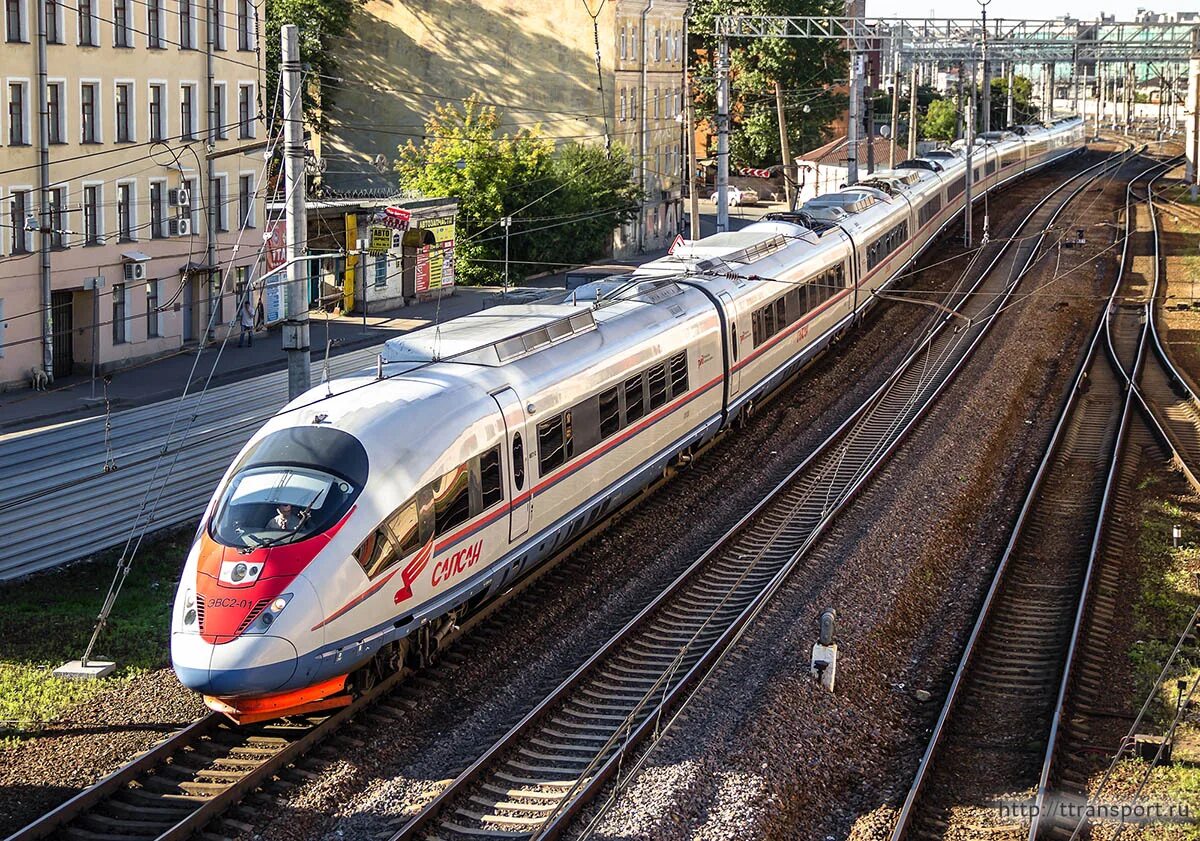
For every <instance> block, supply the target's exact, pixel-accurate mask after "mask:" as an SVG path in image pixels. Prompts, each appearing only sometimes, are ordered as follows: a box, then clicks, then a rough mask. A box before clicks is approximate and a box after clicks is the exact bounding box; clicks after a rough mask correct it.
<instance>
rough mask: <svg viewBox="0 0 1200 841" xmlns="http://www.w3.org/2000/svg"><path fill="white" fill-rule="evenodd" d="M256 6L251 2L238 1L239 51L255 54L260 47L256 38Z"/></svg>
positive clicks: (246, 0)
mask: <svg viewBox="0 0 1200 841" xmlns="http://www.w3.org/2000/svg"><path fill="white" fill-rule="evenodd" d="M254 25H255V16H254V5H253V4H252V3H251V2H250V0H237V28H238V49H239V50H243V51H245V52H253V51H254V50H255V49H257V47H258V45H257V44H256V43H255V41H256V39H255V37H254Z"/></svg>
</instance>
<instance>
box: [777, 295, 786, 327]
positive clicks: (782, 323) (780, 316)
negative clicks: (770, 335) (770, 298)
mask: <svg viewBox="0 0 1200 841" xmlns="http://www.w3.org/2000/svg"><path fill="white" fill-rule="evenodd" d="M787 325H788V319H787V303H786V302H785V301H784V300H783V298H776V299H775V329H776V330H782V329H783V328H784V327H786V326H787Z"/></svg>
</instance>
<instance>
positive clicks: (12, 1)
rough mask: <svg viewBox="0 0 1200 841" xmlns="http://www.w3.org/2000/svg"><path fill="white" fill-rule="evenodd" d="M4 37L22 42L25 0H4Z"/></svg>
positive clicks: (23, 39)
mask: <svg viewBox="0 0 1200 841" xmlns="http://www.w3.org/2000/svg"><path fill="white" fill-rule="evenodd" d="M4 39H5V40H6V41H17V42H23V41H25V40H26V38H25V0H5V2H4Z"/></svg>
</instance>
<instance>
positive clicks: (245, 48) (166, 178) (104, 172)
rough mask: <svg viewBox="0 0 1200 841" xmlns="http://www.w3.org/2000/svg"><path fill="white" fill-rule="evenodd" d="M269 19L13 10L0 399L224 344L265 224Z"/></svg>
mask: <svg viewBox="0 0 1200 841" xmlns="http://www.w3.org/2000/svg"><path fill="white" fill-rule="evenodd" d="M261 9H262V4H261V3H260V4H255V3H253V2H251V0H104V2H103V3H101V2H98V1H97V0H79V2H78V3H77V4H71V5H67V4H63V3H61V2H59V0H5V2H4V6H3V24H4V43H3V45H2V46H0V123H2V127H3V128H2V132H0V384H3V385H5V386H11V385H14V384H19V383H27V382H29V381H30V380H31V379H32V378H33V377H34V373H35V372H38V371H43V370H44V371H45V372H46V373H47V374H49V375H50V376H51V377H60V378H61V377H65V376H68V375H70V374H72V373H81V374H86V373H89V372H93V371H95V372H99V373H103V372H108V371H111V370H115V369H119V368H121V367H125V366H128V365H131V364H135V363H137V362H139V361H142V360H146V359H149V358H153V357H155V356H161V355H164V354H168V353H172V352H176V351H178V350H179V349H180V348H182V347H184V346H186V345H189V344H199V343H202V342H204V341H207V340H211V339H212V338H214V337H216V338H220V337H221V336H222V335H223V331H224V329H225V324H226V323H227V322H229V321H230V320H231V319H232V318H233V315H234V311H235V310H236V295H237V289H238V287H244V286H245V285H246V284H248V283H251V282H252V281H253V280H254V278H255V276H256V273H257V272H258V265H259V258H260V250H261V249H262V247H263V237H262V231H263V230H264V229H265V222H266V220H265V204H264V202H263V200H262V198H261V195H262V193H263V192H264V191H263V190H260V189H259V188H260V184H261V183H262V182H264V181H265V174H266V173H265V169H264V167H265V160H264V156H263V153H262V149H263V148H264V147H265V128H264V126H265V123H264V120H263V119H262V114H263V112H264V91H263V90H262V85H263V73H262V55H263V53H262V37H261V33H262V25H261ZM43 39H44V46H43V48H42V49H39V41H40V40H43ZM39 54H42V55H44V60H43V59H40V58H39ZM42 80H44V89H43V88H42V84H41V82H42ZM265 98H266V99H267V100H268V101H269V97H265ZM43 159H44V164H43V163H42V161H43Z"/></svg>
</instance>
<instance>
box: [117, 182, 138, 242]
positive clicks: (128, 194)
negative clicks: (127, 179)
mask: <svg viewBox="0 0 1200 841" xmlns="http://www.w3.org/2000/svg"><path fill="white" fill-rule="evenodd" d="M117 231H118V233H119V236H120V238H121V241H122V242H131V241H132V240H133V239H134V236H133V185H132V184H118V185H117Z"/></svg>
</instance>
